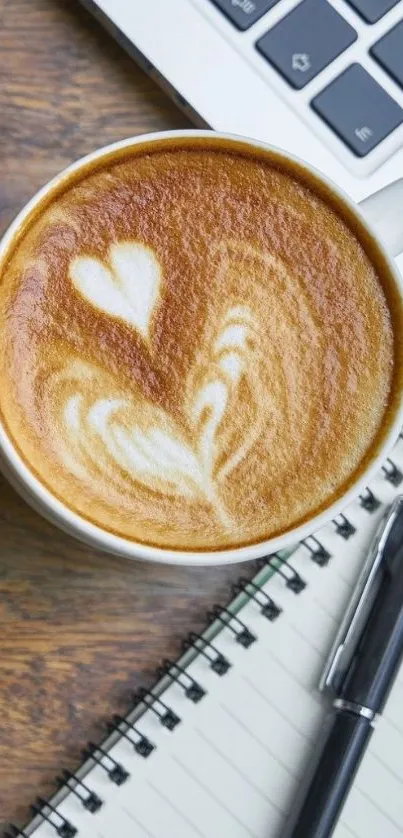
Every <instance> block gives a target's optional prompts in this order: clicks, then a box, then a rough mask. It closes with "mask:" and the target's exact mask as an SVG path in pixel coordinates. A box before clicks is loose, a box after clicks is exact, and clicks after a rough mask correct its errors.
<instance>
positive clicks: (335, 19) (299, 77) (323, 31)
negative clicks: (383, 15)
mask: <svg viewBox="0 0 403 838" xmlns="http://www.w3.org/2000/svg"><path fill="white" fill-rule="evenodd" d="M313 21H314V22H315V25H314V26H313V25H312V22H313ZM356 38H357V33H356V31H355V29H353V27H352V26H350V24H349V23H347V21H346V20H345V18H344V17H341V15H339V14H338V12H336V10H335V9H334V8H333V6H330V5H329V3H327V2H326V0H303V2H302V3H300V4H299V5H298V6H296V7H295V9H293V10H292V12H290V13H289V14H288V15H286V17H283V19H282V20H280V22H279V23H277V25H276V26H273V28H272V29H269V31H268V32H266V34H265V35H263V38H260V40H259V41H258V42H257V44H256V46H257V49H258V50H259V51H260V52H261V53H262V54H263V55H264V56H265V58H267V60H268V61H270V63H271V64H273V66H274V67H275V68H276V70H278V71H279V73H281V74H282V76H284V78H285V79H286V80H287V81H288V82H289V84H291V86H292V87H295V88H297V89H298V90H299V89H300V88H302V87H305V85H306V84H308V82H310V81H311V79H313V78H315V76H317V75H318V73H320V71H321V70H323V69H324V68H325V67H327V65H328V64H330V62H331V61H333V60H334V59H335V58H337V56H338V55H340V53H341V52H344V50H345V49H347V47H349V46H350V44H352V43H354V41H355V40H356Z"/></svg>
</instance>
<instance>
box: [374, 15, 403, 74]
mask: <svg viewBox="0 0 403 838" xmlns="http://www.w3.org/2000/svg"><path fill="white" fill-rule="evenodd" d="M370 52H371V54H372V55H373V56H374V58H376V60H377V61H379V63H380V64H381V65H382V67H383V68H384V70H386V72H387V73H389V74H390V75H391V76H392V78H394V80H395V81H397V83H398V84H400V87H403V20H401V21H400V23H398V24H397V26H395V27H394V28H393V29H391V30H390V32H387V33H386V35H384V36H383V38H381V40H380V41H377V43H376V44H374V46H373V47H372V49H371V50H370Z"/></svg>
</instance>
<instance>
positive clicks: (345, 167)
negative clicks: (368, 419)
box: [82, 0, 403, 268]
mask: <svg viewBox="0 0 403 838" xmlns="http://www.w3.org/2000/svg"><path fill="white" fill-rule="evenodd" d="M82 2H83V3H84V5H85V6H86V7H87V8H88V9H89V10H90V11H91V12H93V13H94V14H95V15H96V17H97V18H98V19H99V20H100V21H101V23H102V24H103V25H104V26H105V27H106V28H107V29H108V30H109V31H110V32H111V34H113V36H114V37H115V38H117V40H118V41H119V42H120V43H121V44H122V46H123V47H124V48H125V49H126V50H127V51H128V52H129V53H130V54H131V55H132V56H133V57H134V58H135V59H136V61H138V62H139V63H140V64H141V65H142V66H143V67H144V68H145V69H146V71H147V72H148V73H149V74H150V75H151V76H152V77H153V78H155V79H156V80H157V81H158V82H159V83H160V84H161V85H162V86H163V87H164V88H165V89H166V90H167V91H168V92H169V93H170V95H171V96H172V97H173V98H174V99H175V101H176V102H177V103H178V104H179V105H180V106H181V107H182V108H183V109H184V110H185V111H186V112H187V113H188V114H189V115H190V117H191V118H192V119H193V121H194V123H195V124H196V125H197V126H208V127H211V128H213V129H215V130H217V131H227V132H231V133H235V134H242V135H245V136H248V137H253V138H257V139H259V140H263V141H266V142H268V143H271V144H272V145H274V146H278V147H279V148H280V149H285V150H287V151H288V152H290V153H292V154H295V155H297V156H298V157H300V158H302V159H304V160H305V161H307V162H308V163H310V164H312V165H314V166H316V167H317V168H318V169H319V170H321V171H322V172H324V173H326V174H327V175H328V176H329V177H330V178H331V179H332V180H334V181H335V182H336V183H337V184H339V186H341V187H342V188H343V189H344V190H345V191H346V192H347V193H349V195H350V196H351V197H352V198H353V199H355V200H356V201H359V200H361V199H363V198H365V197H367V196H368V195H370V194H371V193H372V192H374V191H376V190H377V189H380V188H381V187H383V186H385V185H386V184H388V183H390V182H392V181H393V180H396V179H397V178H399V177H403V0H82ZM402 212H403V207H402ZM400 265H401V267H402V268H403V258H402V257H400Z"/></svg>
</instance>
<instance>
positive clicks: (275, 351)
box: [0, 139, 395, 550]
mask: <svg viewBox="0 0 403 838" xmlns="http://www.w3.org/2000/svg"><path fill="white" fill-rule="evenodd" d="M0 326H1V328H0V347H1V353H0V407H1V413H2V418H3V421H4V423H5V426H6V429H7V431H8V433H9V435H10V437H11V439H12V440H13V442H14V444H15V445H16V447H17V448H18V450H19V452H20V454H21V456H22V457H23V459H24V461H25V462H26V463H27V465H28V466H29V468H30V469H31V470H32V471H33V472H34V473H35V474H36V475H37V477H38V478H39V479H40V480H41V481H42V482H43V483H44V484H45V485H46V486H47V487H48V488H49V489H50V491H51V492H52V493H53V494H54V495H56V496H57V497H58V498H59V499H60V500H62V501H63V502H64V503H65V504H66V505H67V506H68V507H69V508H70V509H72V510H73V511H75V512H77V513H78V514H80V515H81V516H83V517H84V518H86V519H88V520H90V521H92V522H94V523H96V524H97V525H99V526H100V527H101V528H104V529H107V530H109V531H112V532H114V533H117V534H118V535H121V536H123V537H125V538H129V539H132V540H135V541H140V542H143V543H148V544H153V545H157V546H163V547H167V548H174V549H175V548H176V549H193V550H203V549H220V548H225V547H229V546H240V545H244V544H248V543H253V542H257V541H260V540H263V539H265V538H268V537H270V536H271V535H274V534H278V533H281V532H284V531H285V530H287V529H289V528H290V527H291V526H294V525H295V524H296V523H297V522H302V521H303V520H304V519H305V518H306V517H308V516H311V515H312V514H313V513H314V512H316V511H319V510H320V509H321V508H323V507H325V506H327V505H328V504H329V503H330V502H331V501H332V500H334V499H336V498H337V496H338V495H340V494H341V493H342V492H343V491H344V490H345V487H346V484H347V483H348V481H349V480H351V479H352V477H353V476H355V475H356V473H357V470H359V469H360V468H362V467H363V464H364V463H365V461H366V457H368V456H369V453H370V452H371V451H372V450H373V447H374V445H375V444H377V440H378V437H379V429H380V426H381V424H382V423H383V422H384V415H385V411H387V410H388V405H389V403H390V399H391V392H392V390H393V386H394V384H393V381H394V378H393V377H394V374H395V364H394V353H395V348H394V333H393V328H392V322H391V312H390V307H389V306H388V304H387V302H386V297H385V288H384V286H383V285H382V282H381V280H380V278H379V276H378V271H377V270H376V268H375V266H374V264H373V260H371V258H370V256H369V254H368V252H367V251H366V248H365V246H364V244H362V243H360V241H359V239H358V238H357V236H356V231H355V230H354V229H352V227H351V226H350V224H349V223H348V219H346V218H345V217H344V218H343V215H342V213H340V212H338V211H337V207H335V206H332V205H331V204H330V203H329V202H327V201H326V200H325V199H324V198H323V196H321V195H320V194H319V193H318V192H316V191H315V190H314V189H313V188H312V187H311V185H310V184H309V183H307V182H304V179H303V177H302V176H301V177H299V176H298V170H297V169H295V170H292V169H288V170H287V164H284V167H283V166H282V165H280V164H279V163H278V161H277V162H276V161H275V160H274V159H272V158H271V157H270V156H269V155H264V154H262V156H258V155H257V154H253V153H252V152H250V151H249V152H247V151H246V150H245V148H244V149H242V148H241V147H240V148H237V146H236V145H234V146H231V144H229V143H227V144H224V145H223V144H222V143H221V144H220V143H219V142H218V141H214V140H213V139H212V140H211V141H208V142H207V141H206V140H204V141H203V142H200V141H197V140H194V139H192V140H187V141H182V142H181V143H179V144H178V143H176V144H175V143H174V144H171V145H170V146H167V145H165V146H161V147H158V146H151V145H150V146H148V147H145V148H144V149H140V150H138V149H136V147H134V148H133V150H132V151H131V152H127V151H126V153H125V155H124V156H122V155H120V156H119V155H117V154H115V156H112V157H109V158H108V159H106V161H104V163H103V164H99V163H98V164H97V165H94V166H93V168H92V169H91V168H87V170H85V171H84V172H83V173H81V175H76V176H72V177H71V180H70V181H69V182H68V183H67V185H66V184H65V185H64V187H63V188H62V189H60V190H59V192H58V193H56V194H54V195H52V196H51V200H50V201H49V202H48V205H47V206H46V207H45V208H44V209H42V211H41V212H40V213H36V214H35V215H34V216H33V217H32V218H31V219H29V221H28V222H27V224H26V225H25V227H24V229H23V230H22V231H21V234H20V236H19V239H18V242H17V246H16V247H15V248H14V251H13V252H12V253H11V255H10V257H9V259H8V261H7V263H6V264H5V265H4V267H3V271H2V279H1V285H0Z"/></svg>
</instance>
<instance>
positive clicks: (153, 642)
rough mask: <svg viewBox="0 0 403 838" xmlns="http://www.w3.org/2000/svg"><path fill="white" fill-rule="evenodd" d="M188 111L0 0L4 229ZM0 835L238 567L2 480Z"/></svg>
mask: <svg viewBox="0 0 403 838" xmlns="http://www.w3.org/2000/svg"><path fill="white" fill-rule="evenodd" d="M187 125H188V123H187V121H186V119H185V117H184V116H183V115H182V114H181V113H180V112H179V111H178V110H177V109H176V108H175V107H174V105H173V104H171V103H170V101H169V100H168V99H167V98H166V97H165V95H164V94H163V93H162V92H160V91H159V89H158V88H157V87H156V86H155V85H154V83H152V82H151V81H150V80H149V79H148V78H147V77H146V76H145V75H144V74H143V73H142V72H141V71H140V70H139V69H138V68H137V67H136V66H135V65H134V64H133V63H132V61H131V60H130V59H129V58H128V57H127V56H125V55H124V54H123V52H122V51H121V49H120V48H119V47H118V46H117V45H116V44H115V43H114V42H113V41H112V40H111V39H110V37H109V36H108V35H106V34H105V33H104V32H103V31H102V30H101V28H100V27H99V26H98V25H97V24H96V23H95V22H94V21H93V19H92V18H91V17H90V16H89V15H88V14H87V13H86V12H84V11H83V10H82V9H81V7H80V5H79V3H78V2H75V0H0V234H1V233H2V232H3V230H4V229H5V228H6V226H7V224H8V223H9V222H10V221H11V219H12V217H13V216H14V215H15V213H16V212H17V210H18V209H19V208H20V207H22V206H23V204H24V203H25V202H26V201H27V200H28V198H29V197H30V196H31V195H32V194H33V193H34V192H35V191H36V190H37V189H38V188H39V187H40V186H41V185H42V184H43V183H45V182H46V181H47V180H48V179H49V178H51V177H52V176H53V175H54V174H56V173H57V172H58V171H60V170H61V169H62V168H64V167H65V166H66V165H68V164H69V163H70V162H72V161H73V160H75V159H77V158H78V157H81V156H82V155H83V154H86V153H87V152H89V151H91V150H92V149H94V148H96V147H98V146H101V145H104V144H105V143H108V142H112V141H114V140H118V139H120V138H122V137H126V136H129V135H134V134H139V133H142V132H144V131H149V130H158V129H166V128H179V127H185V126H187ZM0 525H1V542H0V545H1V546H0V834H1V827H3V826H4V825H5V824H6V823H7V822H8V821H10V820H13V821H17V822H18V823H20V824H21V823H23V822H24V821H25V820H26V819H27V817H28V814H29V804H30V802H32V800H33V799H34V798H35V797H36V795H38V794H40V795H43V796H45V795H47V794H49V793H50V792H51V791H52V789H53V785H52V780H53V778H54V777H55V775H56V774H57V773H58V771H59V769H60V768H61V767H69V768H71V769H73V768H74V767H75V766H76V765H77V764H78V762H79V760H80V751H81V749H82V747H83V746H84V744H85V742H86V740H87V739H89V738H91V739H96V738H97V737H99V736H100V734H102V726H103V724H104V723H105V721H106V720H107V719H108V717H110V715H111V714H112V712H121V711H123V710H125V708H126V707H127V705H128V701H129V699H130V693H131V691H133V689H135V688H136V687H137V686H139V685H144V684H148V683H150V682H151V681H152V677H153V670H154V668H155V667H156V665H157V664H158V663H159V661H160V659H161V658H164V657H168V656H172V655H176V653H177V652H178V651H179V648H180V639H181V637H182V636H183V635H184V634H186V632H187V631H189V630H191V629H197V628H199V627H201V626H202V625H203V623H204V612H205V610H206V608H207V607H208V606H209V605H210V604H211V603H212V602H214V601H216V600H220V598H221V599H222V597H224V598H226V596H227V594H228V583H229V582H230V581H231V580H234V579H235V578H236V577H237V576H238V575H239V572H240V568H239V566H238V567H232V568H216V569H209V570H205V569H203V568H197V569H187V568H175V567H162V566H156V565H154V566H152V565H146V564H143V565H142V564H140V563H136V562H130V561H127V560H119V559H115V558H111V557H108V556H105V555H102V554H100V553H97V552H95V551H91V550H88V549H86V548H85V547H83V546H81V545H80V544H78V543H76V542H74V541H73V540H71V539H70V538H68V537H67V536H65V535H63V534H62V533H60V532H59V531H58V530H56V529H55V528H53V527H52V526H51V525H50V524H48V523H46V522H45V521H43V520H42V519H41V518H40V517H39V516H38V515H36V513H34V512H33V511H32V510H31V509H30V508H28V507H27V506H26V505H25V503H24V502H23V501H22V500H21V499H20V498H19V497H18V496H17V495H16V494H15V492H14V491H13V490H12V489H11V488H10V486H9V485H8V484H7V483H6V481H5V480H4V479H2V478H1V477H0Z"/></svg>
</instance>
